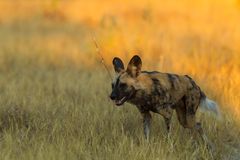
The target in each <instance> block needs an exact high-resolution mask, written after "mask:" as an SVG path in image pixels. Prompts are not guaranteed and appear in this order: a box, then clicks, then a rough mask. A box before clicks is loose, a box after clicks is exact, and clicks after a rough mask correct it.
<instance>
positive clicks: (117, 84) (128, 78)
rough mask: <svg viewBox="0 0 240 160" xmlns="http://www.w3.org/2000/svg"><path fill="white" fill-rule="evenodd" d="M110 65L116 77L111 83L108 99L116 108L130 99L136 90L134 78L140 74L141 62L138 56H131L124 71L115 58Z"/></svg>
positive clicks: (121, 63)
mask: <svg viewBox="0 0 240 160" xmlns="http://www.w3.org/2000/svg"><path fill="white" fill-rule="evenodd" d="M112 63H113V66H114V70H115V72H116V77H115V79H114V81H113V82H112V93H111V95H110V98H111V99H112V100H113V101H114V102H115V104H116V105H117V106H120V105H122V104H124V103H125V102H126V101H128V100H130V99H132V98H133V97H134V94H135V93H136V90H137V88H138V86H137V83H136V80H137V79H136V78H137V77H138V76H139V74H140V73H141V67H142V61H141V58H140V57H139V56H137V55H135V56H133V57H132V59H131V60H130V62H129V63H128V66H127V69H126V70H125V69H124V65H123V62H122V60H121V59H120V58H118V57H115V58H114V59H113V62H112Z"/></svg>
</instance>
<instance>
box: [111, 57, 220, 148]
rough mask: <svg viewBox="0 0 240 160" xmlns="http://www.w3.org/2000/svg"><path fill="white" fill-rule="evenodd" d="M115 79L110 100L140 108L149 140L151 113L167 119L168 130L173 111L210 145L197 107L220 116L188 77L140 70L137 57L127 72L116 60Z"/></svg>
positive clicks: (129, 65)
mask: <svg viewBox="0 0 240 160" xmlns="http://www.w3.org/2000/svg"><path fill="white" fill-rule="evenodd" d="M113 66H114V69H115V72H116V78H115V80H114V81H113V83H112V93H111V95H110V98H111V99H112V100H113V101H114V102H115V104H116V105H118V106H120V105H122V104H124V102H129V103H131V104H134V105H136V106H137V108H138V110H139V111H140V112H141V114H142V116H143V127H144V135H145V137H146V139H147V140H148V139H149V133H150V121H151V114H150V111H152V112H155V113H159V114H160V115H162V116H163V117H164V119H165V123H166V126H167V130H168V131H169V129H170V121H171V118H172V114H173V110H174V109H175V110H176V113H177V117H178V120H179V122H180V124H181V125H182V126H183V127H184V128H190V129H193V130H194V131H197V132H198V133H200V135H201V138H202V139H203V140H204V141H205V142H207V144H209V143H208V142H209V141H208V140H207V137H206V136H205V134H204V132H203V130H202V127H201V123H199V122H196V120H195V116H196V112H197V109H198V106H200V107H201V108H205V109H208V110H211V111H213V112H215V113H217V114H218V108H217V105H216V103H215V102H213V101H211V100H209V99H208V98H207V97H206V96H205V94H204V93H203V92H202V91H201V89H200V88H199V86H198V85H197V84H196V83H195V82H194V81H193V80H192V78H190V77H189V76H187V75H184V76H180V75H176V74H169V73H161V72H157V71H153V72H147V71H141V67H142V61H141V59H140V57H139V56H137V55H135V56H133V57H132V59H131V60H130V62H129V64H128V66H127V69H126V70H125V69H124V65H123V62H122V61H121V59H120V58H117V57H115V58H114V59H113Z"/></svg>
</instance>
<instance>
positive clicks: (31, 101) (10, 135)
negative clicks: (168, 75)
mask: <svg viewBox="0 0 240 160" xmlns="http://www.w3.org/2000/svg"><path fill="white" fill-rule="evenodd" d="M239 19H240V4H239V2H238V1H234V0H220V1H213V0H211V1H207V0H201V1H200V0H199V1H194V2H193V1H187V0H183V1H177V0H172V1H163V2H161V1H160V2H159V1H151V2H150V1H145V0H142V1H140V2H139V1H136V0H134V1H131V2H128V1H126V0H124V1H96V0H89V1H86V2H84V1H59V0H51V1H38V0H36V1H28V2H26V1H23V0H22V1H20V0H17V1H14V3H13V1H11V0H10V1H1V2H0V42H1V43H0V137H1V139H0V151H1V154H0V159H239V158H240V149H239V148H240V139H239V136H240V129H239V125H240V124H239V116H240V108H239V107H240V93H239V90H240V45H239V42H240V21H239ZM91 33H95V35H96V38H97V40H98V42H99V44H100V46H101V50H102V53H103V57H104V58H105V62H106V64H107V65H108V66H109V68H110V67H111V60H112V58H113V57H114V56H119V57H121V58H122V59H123V60H124V61H125V63H127V60H129V58H131V56H132V55H133V54H139V55H141V57H142V59H143V68H144V69H145V70H159V71H162V72H174V73H178V74H188V75H190V76H192V77H193V78H194V79H195V80H196V81H197V82H198V84H199V85H200V86H201V88H202V89H203V90H204V91H205V92H206V94H207V95H208V96H209V97H210V98H212V99H214V100H215V101H217V102H218V104H219V105H220V108H221V110H222V112H223V121H216V120H215V119H214V118H213V117H211V116H209V115H208V114H205V115H202V121H203V126H204V129H205V131H206V133H207V135H208V136H209V137H210V139H212V140H213V141H214V143H215V146H216V152H215V155H214V157H212V155H210V154H209V153H208V151H207V150H206V148H205V147H204V145H202V144H196V145H194V146H192V140H190V139H189V137H190V134H189V133H188V132H187V131H185V130H183V129H182V128H181V126H180V125H179V124H178V122H177V120H176V118H175V119H174V122H173V124H174V125H173V130H172V135H171V136H170V138H169V139H167V138H166V131H165V126H164V122H163V121H162V119H161V117H160V116H157V115H154V121H153V131H152V135H151V140H150V141H151V142H150V143H149V144H147V143H146V142H145V141H144V139H143V135H142V124H141V120H140V119H141V116H140V114H138V111H137V109H136V108H135V107H133V106H131V105H125V106H123V107H122V108H116V107H114V106H113V105H112V103H111V102H110V101H109V99H108V94H109V93H110V80H109V77H108V76H107V73H106V72H105V70H104V68H103V66H102V65H101V64H100V58H99V57H98V55H97V54H96V52H95V46H94V44H93V41H92V39H91ZM111 71H112V70H111Z"/></svg>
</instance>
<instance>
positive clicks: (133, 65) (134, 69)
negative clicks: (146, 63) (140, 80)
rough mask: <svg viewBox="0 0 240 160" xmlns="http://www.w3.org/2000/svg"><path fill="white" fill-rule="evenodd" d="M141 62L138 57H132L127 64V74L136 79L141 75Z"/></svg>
mask: <svg viewBox="0 0 240 160" xmlns="http://www.w3.org/2000/svg"><path fill="white" fill-rule="evenodd" d="M141 68H142V60H141V58H140V57H139V56H138V55H135V56H133V57H132V59H131V60H130V62H129V63H128V67H127V72H128V74H130V75H131V76H132V77H137V76H138V75H139V74H140V73H141Z"/></svg>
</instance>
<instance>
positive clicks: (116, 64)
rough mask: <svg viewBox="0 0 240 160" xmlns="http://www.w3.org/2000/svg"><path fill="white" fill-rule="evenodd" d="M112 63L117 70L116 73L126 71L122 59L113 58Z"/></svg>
mask: <svg viewBox="0 0 240 160" xmlns="http://www.w3.org/2000/svg"><path fill="white" fill-rule="evenodd" d="M112 63H113V66H114V70H115V72H116V73H119V72H121V71H122V70H124V65H123V62H122V60H121V59H120V58H118V57H115V58H113V61H112Z"/></svg>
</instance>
